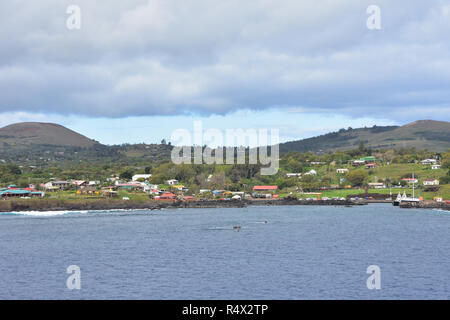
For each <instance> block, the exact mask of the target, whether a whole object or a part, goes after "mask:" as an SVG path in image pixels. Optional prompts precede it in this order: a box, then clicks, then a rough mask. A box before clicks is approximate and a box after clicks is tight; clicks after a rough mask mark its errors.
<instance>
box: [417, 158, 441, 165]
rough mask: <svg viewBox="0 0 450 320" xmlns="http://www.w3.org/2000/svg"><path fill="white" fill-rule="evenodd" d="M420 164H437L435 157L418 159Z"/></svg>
mask: <svg viewBox="0 0 450 320" xmlns="http://www.w3.org/2000/svg"><path fill="white" fill-rule="evenodd" d="M420 163H421V164H424V165H430V164H437V160H436V159H425V160H422V161H420Z"/></svg>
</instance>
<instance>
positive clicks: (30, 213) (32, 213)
mask: <svg viewBox="0 0 450 320" xmlns="http://www.w3.org/2000/svg"><path fill="white" fill-rule="evenodd" d="M72 212H73V211H13V212H9V213H10V214H16V215H24V216H35V217H39V216H40V217H52V216H61V215H64V214H68V213H72Z"/></svg>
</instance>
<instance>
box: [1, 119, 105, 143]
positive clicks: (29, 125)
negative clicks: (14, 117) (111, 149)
mask: <svg viewBox="0 0 450 320" xmlns="http://www.w3.org/2000/svg"><path fill="white" fill-rule="evenodd" d="M97 144H99V143H98V142H96V141H94V140H91V139H89V138H87V137H85V136H83V135H81V134H79V133H77V132H75V131H72V130H70V129H67V128H66V127H64V126H61V125H59V124H55V123H43V122H21V123H15V124H11V125H9V126H6V127H3V128H1V129H0V148H14V149H22V148H26V147H28V146H33V145H52V146H65V147H82V148H89V147H92V146H94V145H97Z"/></svg>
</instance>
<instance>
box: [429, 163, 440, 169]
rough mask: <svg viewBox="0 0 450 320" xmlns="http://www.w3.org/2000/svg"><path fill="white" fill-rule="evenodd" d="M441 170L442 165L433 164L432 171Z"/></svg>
mask: <svg viewBox="0 0 450 320" xmlns="http://www.w3.org/2000/svg"><path fill="white" fill-rule="evenodd" d="M440 168H441V165H440V164H433V165H432V166H431V170H439V169H440Z"/></svg>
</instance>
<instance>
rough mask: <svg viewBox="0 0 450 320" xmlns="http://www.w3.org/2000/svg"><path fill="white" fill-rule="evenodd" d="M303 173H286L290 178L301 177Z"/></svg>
mask: <svg viewBox="0 0 450 320" xmlns="http://www.w3.org/2000/svg"><path fill="white" fill-rule="evenodd" d="M301 176H302V174H301V173H286V177H288V178H293V177H299V178H300V177H301Z"/></svg>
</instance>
